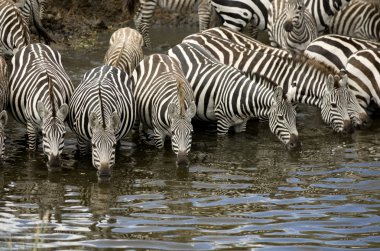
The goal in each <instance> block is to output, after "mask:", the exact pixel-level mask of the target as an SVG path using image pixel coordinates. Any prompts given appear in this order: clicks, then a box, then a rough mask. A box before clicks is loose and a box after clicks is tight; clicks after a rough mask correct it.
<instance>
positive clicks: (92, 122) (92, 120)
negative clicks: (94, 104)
mask: <svg viewBox="0 0 380 251" xmlns="http://www.w3.org/2000/svg"><path fill="white" fill-rule="evenodd" d="M98 126H99V119H98V116H96V113H95V112H91V114H90V128H91V130H92V129H93V128H95V127H98Z"/></svg>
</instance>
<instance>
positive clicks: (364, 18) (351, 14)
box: [329, 0, 380, 41]
mask: <svg viewBox="0 0 380 251" xmlns="http://www.w3.org/2000/svg"><path fill="white" fill-rule="evenodd" d="M377 3H378V4H377V5H376V4H375V2H370V1H360V0H357V1H352V2H350V3H349V4H348V5H347V6H346V7H345V8H343V9H342V10H341V11H339V12H338V13H336V15H334V16H333V18H332V19H331V20H330V22H329V33H333V34H340V35H345V36H350V37H357V38H361V39H375V40H377V41H379V40H380V4H379V1H377Z"/></svg>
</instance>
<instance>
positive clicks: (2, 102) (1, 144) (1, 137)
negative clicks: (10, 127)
mask: <svg viewBox="0 0 380 251" xmlns="http://www.w3.org/2000/svg"><path fill="white" fill-rule="evenodd" d="M8 88H9V82H8V72H7V62H6V61H5V59H4V58H3V57H1V56H0V111H1V112H0V157H1V158H3V157H4V150H5V139H6V137H5V132H4V128H5V125H6V124H7V122H8V114H7V111H6V110H5V108H6V105H7V102H8Z"/></svg>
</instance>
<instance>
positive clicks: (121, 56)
mask: <svg viewBox="0 0 380 251" xmlns="http://www.w3.org/2000/svg"><path fill="white" fill-rule="evenodd" d="M143 43H144V42H143V38H142V36H141V34H140V33H138V32H137V31H136V30H133V29H131V28H120V29H118V30H117V31H115V32H114V33H113V34H112V36H111V38H110V47H109V49H108V51H107V53H106V55H105V57H104V64H106V65H111V66H114V67H117V68H119V69H120V70H123V71H125V72H126V73H127V74H128V76H130V75H131V74H132V72H133V70H134V69H135V67H136V65H137V64H138V63H139V62H140V61H141V60H142V59H143V58H144V53H143V50H142V46H143Z"/></svg>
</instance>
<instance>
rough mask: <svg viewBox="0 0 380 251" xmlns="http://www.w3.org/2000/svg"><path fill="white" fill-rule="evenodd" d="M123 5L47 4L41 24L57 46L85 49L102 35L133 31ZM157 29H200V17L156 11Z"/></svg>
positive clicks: (111, 0) (97, 1) (110, 0)
mask: <svg viewBox="0 0 380 251" xmlns="http://www.w3.org/2000/svg"><path fill="white" fill-rule="evenodd" d="M122 1H123V0H107V1H106V0H48V4H47V9H46V11H45V14H44V17H43V20H42V22H43V25H44V27H45V28H46V29H47V30H48V31H49V32H50V33H51V34H52V35H53V36H54V39H55V40H56V46H58V47H67V46H69V47H86V44H87V43H90V41H91V40H93V39H94V37H96V34H97V33H98V32H100V31H104V30H107V29H108V30H111V31H113V30H116V29H118V28H121V27H127V26H128V27H134V23H133V19H132V17H131V15H130V14H129V13H127V12H126V11H123V10H122ZM156 25H198V16H197V14H196V13H186V14H184V13H182V14H180V13H171V12H168V11H166V10H161V9H160V8H157V9H156V12H155V15H154V17H153V20H152V26H153V27H154V26H156ZM36 39H38V38H36Z"/></svg>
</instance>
